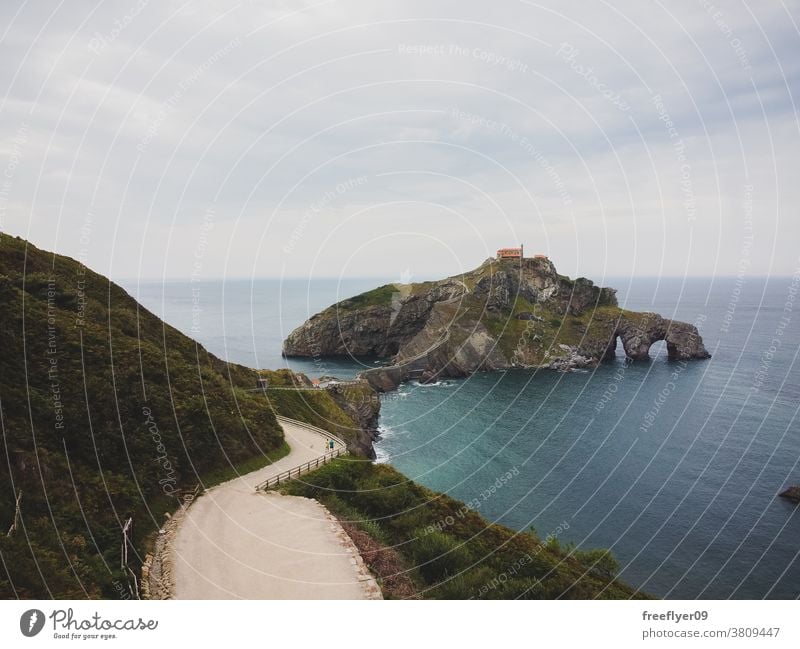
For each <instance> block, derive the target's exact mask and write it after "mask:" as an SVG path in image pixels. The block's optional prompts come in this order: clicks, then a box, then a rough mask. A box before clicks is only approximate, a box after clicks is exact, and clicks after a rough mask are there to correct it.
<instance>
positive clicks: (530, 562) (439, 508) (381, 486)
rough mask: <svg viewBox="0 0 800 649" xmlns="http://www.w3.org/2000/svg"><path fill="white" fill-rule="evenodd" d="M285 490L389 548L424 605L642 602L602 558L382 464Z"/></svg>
mask: <svg viewBox="0 0 800 649" xmlns="http://www.w3.org/2000/svg"><path fill="white" fill-rule="evenodd" d="M284 489H285V490H286V491H287V492H288V493H292V494H296V495H302V496H307V497H312V498H317V499H318V500H320V501H321V502H323V503H324V504H325V505H326V506H328V507H329V508H330V509H331V511H333V512H334V513H336V514H337V515H338V516H339V517H340V518H342V519H345V520H349V521H353V522H355V523H356V524H357V526H358V527H359V528H360V529H361V530H363V531H364V532H366V533H367V534H369V535H370V536H371V537H372V538H374V539H375V540H377V541H378V542H379V543H381V544H383V545H384V546H386V547H392V548H393V549H394V550H395V551H396V552H398V553H399V554H400V555H401V557H402V558H403V559H404V561H405V564H406V565H407V566H409V568H408V575H409V576H410V577H411V579H412V581H413V582H414V584H415V586H416V588H417V591H418V592H419V594H420V595H421V596H422V597H427V598H446V599H467V598H479V599H481V598H503V599H509V598H517V597H524V598H533V599H539V598H541V599H552V598H558V597H562V598H582V599H588V598H609V599H611V598H630V597H634V598H639V597H644V595H643V594H641V593H639V592H637V591H635V590H633V589H632V588H630V587H629V586H627V585H626V584H624V583H622V582H619V581H617V580H616V579H615V578H614V573H615V571H616V563H615V561H614V560H613V558H612V557H611V556H610V555H609V554H608V553H607V552H605V551H602V550H598V551H590V552H576V551H574V550H572V549H570V548H564V547H561V546H560V545H559V543H558V542H557V541H556V540H551V541H550V542H548V543H545V544H543V543H541V542H540V539H539V538H538V537H537V536H536V535H535V534H533V533H532V532H531V533H529V532H521V533H520V532H514V531H513V530H510V529H508V528H506V527H503V526H501V525H492V524H490V523H488V522H487V521H486V520H485V519H484V518H482V517H481V516H480V515H479V514H478V513H477V512H475V511H471V510H467V508H466V507H465V506H464V504H463V503H460V502H459V501H456V500H454V499H452V498H450V497H448V496H445V495H443V494H437V493H434V492H432V491H430V490H428V489H426V488H424V487H422V486H420V485H417V484H415V483H413V482H411V481H409V480H408V479H407V478H405V477H404V476H403V475H402V474H400V473H398V472H397V471H395V470H394V469H392V468H391V467H390V466H388V465H385V464H371V463H369V462H365V461H359V460H352V459H341V460H337V461H335V462H333V463H332V464H330V465H328V466H326V467H324V468H322V469H319V470H318V471H315V472H314V473H312V474H310V475H309V476H308V477H306V478H304V479H303V480H302V481H295V482H292V483H290V484H289V485H286V486H285V487H284Z"/></svg>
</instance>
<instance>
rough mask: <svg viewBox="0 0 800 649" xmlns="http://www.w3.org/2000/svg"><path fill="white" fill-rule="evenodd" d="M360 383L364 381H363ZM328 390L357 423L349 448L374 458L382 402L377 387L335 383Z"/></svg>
mask: <svg viewBox="0 0 800 649" xmlns="http://www.w3.org/2000/svg"><path fill="white" fill-rule="evenodd" d="M360 383H362V384H363V383H364V382H363V381H361V382H360ZM326 391H327V392H328V394H330V396H331V397H332V398H333V400H334V401H335V402H336V405H337V406H339V407H340V408H341V409H342V410H343V411H344V412H345V413H346V414H347V415H348V416H349V417H350V418H351V419H352V420H353V421H354V422H355V423H356V430H355V431H353V434H352V435H349V436H348V438H347V450H348V451H350V453H353V454H355V455H362V456H364V457H368V458H370V459H371V460H374V459H375V457H376V455H375V448H374V447H373V443H374V442H375V441H376V440H377V439H378V419H379V417H380V411H381V402H380V398H379V397H378V394H377V393H376V391H375V389H374V388H372V387H371V386H368V385H358V384H354V383H353V382H347V383H343V384H337V383H334V384H333V385H330V386H329V387H327V388H326Z"/></svg>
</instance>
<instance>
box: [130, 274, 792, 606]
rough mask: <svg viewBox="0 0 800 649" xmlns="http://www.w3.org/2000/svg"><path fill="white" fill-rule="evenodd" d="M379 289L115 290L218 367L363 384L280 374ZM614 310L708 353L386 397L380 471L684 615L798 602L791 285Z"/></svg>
mask: <svg viewBox="0 0 800 649" xmlns="http://www.w3.org/2000/svg"><path fill="white" fill-rule="evenodd" d="M389 281H391V280H388V279H386V278H357V279H341V280H339V279H314V280H313V281H309V280H304V279H289V280H269V279H263V280H224V281H207V282H190V281H168V282H143V281H136V280H133V281H129V282H122V284H123V286H125V288H126V289H127V290H128V291H129V292H130V293H131V294H132V295H133V296H134V297H135V298H137V299H138V300H139V301H140V302H141V303H142V304H143V305H144V306H145V307H146V308H148V309H149V310H151V311H153V312H154V313H155V314H157V315H159V316H160V317H162V318H163V319H164V320H165V321H167V322H168V323H170V324H171V325H173V326H175V327H176V328H177V329H179V330H181V331H182V332H184V333H186V334H188V335H190V336H192V337H193V338H195V339H197V340H199V341H200V342H201V343H202V344H203V345H204V346H205V347H206V348H207V349H209V350H210V351H211V352H213V353H214V354H216V355H218V356H220V357H222V358H224V359H226V360H228V361H231V362H235V363H240V364H243V365H247V366H250V367H255V368H271V369H275V368H280V367H290V368H291V369H294V370H298V371H302V372H305V373H306V374H308V375H310V376H316V377H318V376H322V375H335V376H339V377H341V378H350V377H353V376H354V375H355V374H356V373H357V372H358V371H360V370H361V369H365V368H368V367H373V366H375V365H376V364H377V363H379V361H377V360H375V359H357V358H345V359H336V360H332V359H309V360H291V361H287V360H286V359H284V358H282V357H281V342H282V340H283V339H284V338H285V337H286V335H287V334H288V333H289V332H290V331H291V330H292V329H293V328H294V327H296V326H298V325H300V324H301V323H302V322H303V321H304V320H306V319H307V318H308V317H309V316H311V315H313V314H314V313H316V312H318V311H320V310H322V309H323V308H325V307H326V306H328V305H330V304H332V303H334V302H336V301H338V300H340V299H344V298H346V297H349V296H352V295H356V294H358V293H360V292H362V291H364V290H367V289H370V288H374V287H375V286H379V285H382V284H385V283H387V282H389ZM603 284H605V285H608V286H614V287H615V288H617V289H618V298H619V301H620V304H621V305H622V306H624V307H626V308H629V309H635V310H643V311H656V312H658V313H661V314H662V315H664V316H665V317H670V318H676V319H680V320H684V321H687V322H691V323H694V324H696V325H697V326H698V328H699V329H700V332H701V334H702V336H703V339H704V341H705V344H706V347H707V348H708V350H709V351H710V352H711V354H712V358H711V359H710V360H707V361H692V362H680V361H670V360H669V359H668V358H667V356H666V348H665V346H664V344H663V343H656V344H655V345H654V346H653V348H652V349H651V360H650V361H648V362H637V363H628V362H626V361H625V359H624V355H623V354H622V350H621V349H619V350H618V352H617V357H616V359H615V360H613V361H611V362H608V363H604V364H602V365H601V366H600V367H598V368H596V369H592V370H590V371H576V372H568V373H558V372H554V371H545V370H540V371H529V370H509V371H505V372H492V373H482V374H476V375H474V376H471V377H469V378H466V379H460V380H447V381H442V382H439V383H436V384H433V385H420V384H418V383H409V384H406V385H403V386H402V387H401V388H400V390H398V391H397V392H395V393H391V394H388V395H385V396H384V397H383V398H382V414H381V419H380V431H381V439H380V440H379V442H378V443H377V445H376V450H377V453H378V461H379V462H387V463H389V464H391V465H392V466H394V467H396V468H397V469H398V470H400V471H402V472H403V473H404V474H406V475H407V476H408V477H409V478H411V479H413V480H415V481H417V482H419V483H422V484H424V485H426V486H428V487H430V488H432V489H435V490H437V491H442V492H446V493H448V494H450V495H451V496H453V497H455V498H458V499H460V500H462V501H464V502H466V503H468V504H469V505H470V506H471V507H472V508H473V509H475V510H477V511H479V512H480V513H481V514H482V515H483V516H484V517H485V518H487V519H488V520H490V521H493V522H498V523H502V524H504V525H507V526H509V527H512V528H514V529H518V530H527V529H531V528H533V529H535V530H536V532H537V533H538V534H539V535H540V537H542V538H546V537H552V538H556V539H557V540H558V541H559V543H561V544H563V545H568V544H572V545H574V546H575V547H578V548H582V549H589V548H595V547H603V548H609V549H610V550H611V551H612V552H613V553H614V556H615V557H616V559H617V560H618V562H619V565H620V572H619V574H620V576H621V578H623V579H624V580H626V581H627V582H629V583H630V584H632V585H634V586H636V587H639V588H641V589H643V590H645V591H647V592H649V593H651V594H653V595H655V596H658V597H664V598H675V599H694V598H701V599H727V598H742V599H761V598H780V599H797V598H798V597H800V513H798V512H799V511H800V507H799V506H797V505H794V504H792V503H791V502H788V501H787V500H785V499H783V498H779V497H778V496H777V495H778V493H779V492H780V491H782V490H783V489H784V488H786V487H787V486H788V485H790V484H800V425H799V422H798V409H799V408H800V365H799V364H798V351H800V296H798V292H800V276H795V277H772V278H769V279H768V278H758V277H749V276H747V277H730V278H714V279H711V278H636V279H631V278H617V279H607V278H606V279H605V280H604V282H603Z"/></svg>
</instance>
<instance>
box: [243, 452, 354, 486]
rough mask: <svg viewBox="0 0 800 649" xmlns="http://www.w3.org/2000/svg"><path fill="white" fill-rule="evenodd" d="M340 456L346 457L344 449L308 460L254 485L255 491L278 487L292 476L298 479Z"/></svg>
mask: <svg viewBox="0 0 800 649" xmlns="http://www.w3.org/2000/svg"><path fill="white" fill-rule="evenodd" d="M340 455H347V449H346V448H337V449H335V450H333V451H329V452H328V453H325V455H320V456H319V457H318V458H316V459H314V460H309V461H308V462H306V463H305V464H301V465H300V466H295V467H292V468H291V469H287V470H286V471H282V472H281V473H279V474H278V475H275V476H272V477H271V478H267V479H266V480H264V482H260V483H259V484H257V485H256V491H260V490H261V489H269V488H270V487H275V486H277V485H279V484H280V483H281V482H286V481H287V480H291V479H292V477H293V476H294V477H295V478H299V477H300V476H301V475H303V473H308V472H309V471H311V470H312V469H317V468H319V467H320V466H324V465H325V464H327V463H328V462H329V461H330V460H333V459H334V458H337V457H339V456H340Z"/></svg>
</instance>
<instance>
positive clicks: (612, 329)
mask: <svg viewBox="0 0 800 649" xmlns="http://www.w3.org/2000/svg"><path fill="white" fill-rule="evenodd" d="M619 340H621V341H622V346H623V349H624V350H625V354H626V356H627V357H628V358H629V359H631V360H645V359H647V358H649V351H650V347H651V345H652V344H653V343H655V342H656V341H660V340H663V341H665V342H666V347H667V354H668V356H669V358H670V359H672V360H688V359H703V358H709V357H710V354H709V353H708V351H707V350H706V348H705V347H704V345H703V339H702V338H701V336H700V334H699V333H698V331H697V328H696V327H695V326H694V325H692V324H688V323H685V322H679V321H676V320H669V319H667V318H663V317H662V316H660V315H658V314H656V313H647V312H644V313H643V312H634V311H628V310H625V309H621V308H620V307H619V305H618V303H617V298H616V291H615V290H614V289H611V288H601V287H598V286H595V285H594V283H593V282H592V281H591V280H588V279H585V278H578V279H574V280H573V279H570V278H569V277H566V276H564V275H559V274H558V272H557V271H556V267H555V266H554V264H553V262H552V261H550V259H548V258H547V257H544V256H542V255H537V256H536V257H530V258H527V257H524V256H523V252H522V248H513V249H503V250H500V251H498V256H497V258H489V259H487V260H486V261H485V262H483V263H482V264H481V265H480V266H479V267H478V268H476V269H475V270H473V271H470V272H467V273H464V274H462V275H458V276H454V277H449V278H447V279H443V280H439V281H433V282H422V283H416V284H387V285H385V286H381V287H379V288H376V289H374V290H371V291H368V292H366V293H362V294H360V295H357V296H355V297H352V298H349V299H346V300H343V301H341V302H339V303H337V304H334V305H333V306H331V307H329V308H327V309H326V310H325V311H323V312H321V313H318V314H316V315H314V316H313V317H311V318H310V319H309V320H307V321H306V322H305V323H304V324H303V325H301V326H300V327H298V328H297V329H295V330H294V331H293V332H292V333H291V334H290V335H289V336H288V338H287V339H286V340H285V341H284V344H283V354H284V355H285V356H287V357H325V356H355V357H359V356H361V357H369V356H372V357H377V358H381V359H386V360H387V361H388V363H387V365H386V366H384V367H377V368H374V369H370V370H367V371H366V372H363V373H362V377H363V378H365V379H366V380H367V381H369V383H370V384H371V385H372V386H373V387H374V388H375V389H377V390H380V391H390V390H393V389H396V388H397V386H398V385H399V384H400V383H402V382H403V381H405V380H408V379H412V378H415V379H419V380H421V381H435V380H438V379H439V378H444V377H463V376H468V375H470V374H472V373H473V372H478V371H491V370H502V369H508V368H512V367H519V368H549V369H555V370H561V371H568V370H571V369H575V368H586V367H592V366H595V365H597V364H598V363H600V362H601V361H603V360H604V359H609V358H613V356H614V354H615V353H616V348H617V344H618V341H619Z"/></svg>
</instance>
